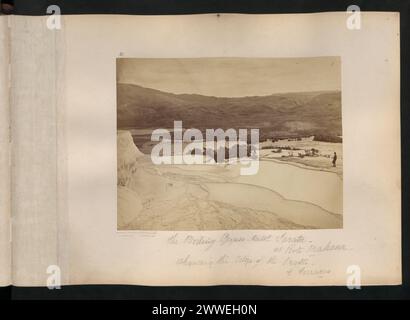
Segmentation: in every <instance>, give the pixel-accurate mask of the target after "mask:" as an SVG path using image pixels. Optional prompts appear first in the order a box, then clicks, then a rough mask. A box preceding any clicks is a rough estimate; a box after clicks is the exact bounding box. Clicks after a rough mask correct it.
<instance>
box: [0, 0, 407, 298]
mask: <svg viewBox="0 0 410 320" xmlns="http://www.w3.org/2000/svg"><path fill="white" fill-rule="evenodd" d="M2 2H3V3H13V1H12V0H3V1H2ZM49 5H58V6H60V8H61V12H62V14H135V15H137V14H139V15H148V14H149V15H160V14H193V13H195V14H196V13H261V14H262V13H264V14H267V13H309V12H324V11H346V8H347V7H348V6H350V5H358V6H359V7H360V9H361V11H399V12H400V33H401V36H400V46H401V134H402V136H401V152H402V155H401V156H402V264H403V265H402V270H403V285H401V286H372V287H362V289H361V290H348V289H347V288H346V287H267V286H211V287H145V286H112V285H98V286H64V287H62V289H61V290H48V289H47V288H22V287H8V288H0V299H144V300H153V299H196V300H198V299H257V300H265V299H280V300H281V299H409V298H410V290H409V279H410V277H409V275H410V272H409V271H410V265H409V243H410V239H409V194H410V193H409V167H410V166H409V149H410V148H409V125H408V124H409V120H410V113H409V90H406V89H407V88H408V86H409V39H410V30H409V25H408V23H409V12H410V0H361V1H359V0H357V1H352V0H349V1H344V0H338V1H329V0H305V1H304V0H287V1H284V0H270V1H267V0H253V1H250V0H248V1H245V0H229V1H215V0H214V1H205V0H168V1H167V0H135V1H131V0H128V1H127V0H115V1H114V0H111V1H109V0H88V1H80V0H65V1H63V0H51V1H49V0H30V1H27V0H14V14H18V15H45V14H46V9H47V7H48V6H49ZM369 223H370V222H369Z"/></svg>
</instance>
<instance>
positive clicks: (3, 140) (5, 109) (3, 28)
mask: <svg viewBox="0 0 410 320" xmlns="http://www.w3.org/2000/svg"><path fill="white" fill-rule="evenodd" d="M9 48H10V47H9V28H8V18H7V17H4V16H3V17H0V77H1V79H0V150H1V152H0V177H1V179H0V286H7V285H10V284H11V242H10V143H9V142H10V100H9V83H10V82H9V76H10V73H9V61H10V60H9V59H10V57H9Z"/></svg>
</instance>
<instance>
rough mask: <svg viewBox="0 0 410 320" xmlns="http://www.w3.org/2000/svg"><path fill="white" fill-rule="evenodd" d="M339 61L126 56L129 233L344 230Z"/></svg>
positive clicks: (122, 84)
mask: <svg viewBox="0 0 410 320" xmlns="http://www.w3.org/2000/svg"><path fill="white" fill-rule="evenodd" d="M342 146H343V135H342V101H341V59H340V57H301V58H195V59H171V58H170V59H156V58H152V59H144V58H118V59H117V229H118V230H120V231H121V230H153V231H161V230H167V231H174V230H175V231H177V230H181V231H182V230H191V231H195V230H290V229H337V228H342V227H343V148H342Z"/></svg>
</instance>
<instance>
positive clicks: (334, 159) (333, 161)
mask: <svg viewBox="0 0 410 320" xmlns="http://www.w3.org/2000/svg"><path fill="white" fill-rule="evenodd" d="M336 160H337V154H336V152H334V153H333V160H332V163H333V166H334V167H336Z"/></svg>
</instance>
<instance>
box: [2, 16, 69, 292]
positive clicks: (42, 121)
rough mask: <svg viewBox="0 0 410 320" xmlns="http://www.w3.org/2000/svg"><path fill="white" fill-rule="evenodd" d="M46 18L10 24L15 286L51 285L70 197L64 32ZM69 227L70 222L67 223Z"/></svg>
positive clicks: (20, 18) (16, 18)
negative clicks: (63, 179) (62, 48)
mask: <svg viewBox="0 0 410 320" xmlns="http://www.w3.org/2000/svg"><path fill="white" fill-rule="evenodd" d="M47 19H48V17H47V16H42V17H27V16H13V17H12V24H11V41H10V47H11V69H12V77H11V85H12V89H11V93H10V97H11V119H12V126H11V135H12V140H13V143H12V150H11V154H12V155H11V159H12V169H11V179H12V184H11V211H12V216H13V243H12V252H13V260H12V274H13V275H12V277H13V284H14V285H16V286H41V287H45V286H48V280H49V279H50V276H51V275H52V274H50V273H53V272H54V271H55V270H56V268H61V270H62V272H61V273H62V274H61V277H64V276H65V274H66V268H65V267H64V266H62V265H61V261H60V258H59V252H60V251H61V250H60V247H61V246H62V245H63V244H62V243H61V242H62V240H61V239H60V233H59V226H60V225H63V224H65V223H64V222H63V221H64V220H62V218H61V219H60V213H61V212H62V205H61V203H62V201H63V200H64V199H65V192H64V187H63V186H62V185H63V182H62V183H61V182H60V180H61V175H62V173H63V172H64V166H65V162H64V160H63V159H62V157H63V151H64V150H62V148H63V147H62V145H63V144H61V143H60V141H59V140H60V139H64V132H63V130H62V122H63V120H62V117H63V113H61V112H62V110H60V105H61V103H62V101H61V99H62V97H61V96H60V94H59V92H60V91H61V85H60V84H59V81H63V79H62V73H61V72H60V69H61V67H62V65H61V59H62V57H61V56H62V55H63V52H60V41H62V40H63V39H62V38H61V37H62V35H63V30H55V29H50V28H49V27H48V25H47V21H48V20H47ZM65 225H66V224H65Z"/></svg>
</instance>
